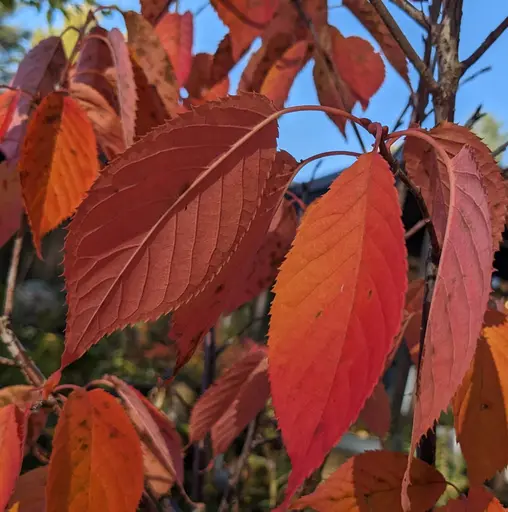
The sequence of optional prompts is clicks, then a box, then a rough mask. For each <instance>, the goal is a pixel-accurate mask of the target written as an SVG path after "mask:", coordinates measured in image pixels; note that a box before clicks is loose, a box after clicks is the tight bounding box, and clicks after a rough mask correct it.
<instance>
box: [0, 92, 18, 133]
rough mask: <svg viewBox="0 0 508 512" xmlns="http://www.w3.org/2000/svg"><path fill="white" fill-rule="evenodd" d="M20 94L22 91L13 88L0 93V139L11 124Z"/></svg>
mask: <svg viewBox="0 0 508 512" xmlns="http://www.w3.org/2000/svg"><path fill="white" fill-rule="evenodd" d="M20 95H21V91H11V90H7V91H4V92H2V94H1V95H0V141H1V140H2V137H3V136H4V135H5V132H6V131H7V129H8V128H9V126H10V124H11V121H12V118H13V116H14V113H15V112H16V107H17V106H18V101H19V97H20Z"/></svg>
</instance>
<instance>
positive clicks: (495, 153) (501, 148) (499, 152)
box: [492, 140, 508, 158]
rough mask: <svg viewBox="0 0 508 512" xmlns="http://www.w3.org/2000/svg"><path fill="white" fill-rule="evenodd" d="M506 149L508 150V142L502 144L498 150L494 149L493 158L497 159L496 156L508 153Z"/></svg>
mask: <svg viewBox="0 0 508 512" xmlns="http://www.w3.org/2000/svg"><path fill="white" fill-rule="evenodd" d="M506 148H508V140H507V141H506V142H504V143H503V144H501V145H500V146H499V147H497V148H496V149H494V151H492V156H493V157H494V158H496V156H499V155H500V154H501V153H504V152H505V151H506Z"/></svg>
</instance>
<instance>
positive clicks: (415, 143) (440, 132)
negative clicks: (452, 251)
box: [404, 122, 507, 251]
mask: <svg viewBox="0 0 508 512" xmlns="http://www.w3.org/2000/svg"><path fill="white" fill-rule="evenodd" d="M428 134H429V135H431V136H432V138H433V139H434V140H436V142H438V143H439V144H440V145H441V146H442V147H443V149H444V150H445V151H446V153H447V155H448V156H449V157H450V158H453V157H454V156H456V155H457V154H458V153H459V151H460V150H461V149H462V148H463V147H464V146H465V145H468V146H469V147H470V148H471V150H472V151H473V155H474V158H475V160H476V161H477V163H478V170H479V172H480V176H481V177H482V182H483V185H484V187H485V189H486V191H487V201H488V205H489V212H490V219H491V222H492V237H493V238H492V239H493V244H494V251H497V250H498V248H499V242H500V241H501V240H502V236H503V231H504V228H505V217H506V214H507V194H506V190H505V188H504V187H503V177H502V174H501V169H500V168H499V165H498V164H497V163H496V161H495V159H494V158H493V157H492V155H491V152H490V149H489V148H488V147H487V146H486V145H485V144H484V143H483V142H482V141H481V140H480V139H479V138H478V137H477V136H476V135H475V134H474V133H473V132H471V131H470V130H469V129H467V128H465V127H464V126H458V125H456V124H453V123H449V122H444V123H441V124H440V125H438V126H436V127H435V128H433V129H432V130H430V131H429V132H428ZM404 158H405V162H406V170H407V172H408V174H409V176H410V177H411V179H412V180H413V181H414V182H415V184H416V185H417V186H418V187H420V192H421V194H422V196H423V198H424V200H425V202H426V204H427V208H428V210H429V213H430V214H431V217H432V219H433V223H434V225H435V229H436V234H437V236H438V239H439V241H440V242H442V240H443V237H444V230H445V228H446V222H445V219H446V211H447V209H448V204H449V201H450V199H449V198H450V180H449V178H448V172H447V169H446V163H445V162H443V159H442V157H441V155H440V154H439V153H436V152H435V151H434V150H433V148H432V147H431V146H430V145H429V144H428V143H426V142H425V141H422V140H420V139H416V138H412V137H411V138H409V140H407V142H406V144H405V145H404ZM443 202H444V205H445V207H444V212H445V213H444V214H443V212H442V211H441V210H443ZM435 220H436V221H435Z"/></svg>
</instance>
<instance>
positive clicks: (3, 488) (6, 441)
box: [0, 404, 27, 510]
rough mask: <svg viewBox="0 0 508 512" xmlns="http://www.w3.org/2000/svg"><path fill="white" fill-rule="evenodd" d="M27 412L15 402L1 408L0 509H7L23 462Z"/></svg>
mask: <svg viewBox="0 0 508 512" xmlns="http://www.w3.org/2000/svg"><path fill="white" fill-rule="evenodd" d="M26 420H27V412H26V411H22V410H21V409H19V408H18V407H17V406H16V405H14V404H9V405H6V406H5V407H1V408H0V460H1V461H2V464H1V465H0V510H5V507H6V506H7V503H8V502H9V498H10V497H11V494H12V492H13V491H14V486H15V485H16V480H17V479H18V475H19V472H20V471H21V464H22V462H23V448H24V445H25V435H26Z"/></svg>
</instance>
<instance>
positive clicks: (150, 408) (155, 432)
mask: <svg viewBox="0 0 508 512" xmlns="http://www.w3.org/2000/svg"><path fill="white" fill-rule="evenodd" d="M105 379H106V380H108V381H110V382H111V383H112V384H113V385H114V386H115V389H116V391H117V392H118V394H119V395H120V397H121V398H122V400H123V402H124V404H125V409H126V411H127V414H128V415H129V417H130V418H131V420H132V423H133V424H134V426H135V427H136V430H137V431H138V432H140V433H142V445H141V448H142V450H143V464H144V470H145V478H146V479H147V480H148V482H149V484H150V487H151V488H152V490H153V492H154V493H155V494H157V495H162V494H167V493H168V492H169V490H170V489H171V487H172V486H173V483H174V482H175V481H178V482H179V483H180V485H181V484H182V482H183V457H182V442H181V439H180V436H179V435H178V432H177V431H176V429H175V426H174V425H173V423H172V422H171V420H170V419H169V418H168V417H167V416H165V415H164V414H163V413H162V412H161V411H159V410H158V409H157V408H156V407H155V406H154V405H153V404H152V403H151V402H150V401H149V400H147V399H146V398H145V397H144V396H143V395H142V394H141V393H140V392H139V391H138V390H137V389H135V388H133V387H131V386H129V385H128V384H126V383H125V382H124V381H122V380H121V379H119V378H118V377H115V376H113V375H108V376H106V377H105Z"/></svg>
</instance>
